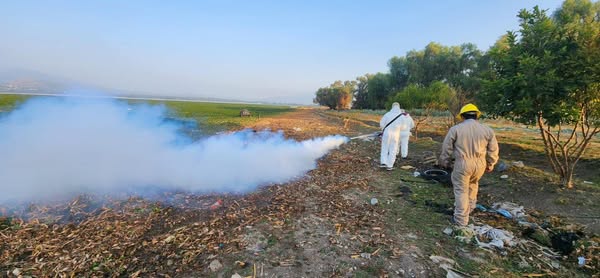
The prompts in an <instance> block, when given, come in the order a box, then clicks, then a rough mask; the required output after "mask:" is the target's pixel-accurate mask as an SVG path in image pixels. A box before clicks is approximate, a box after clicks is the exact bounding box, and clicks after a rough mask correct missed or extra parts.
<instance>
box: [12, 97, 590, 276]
mask: <svg viewBox="0 0 600 278" xmlns="http://www.w3.org/2000/svg"><path fill="white" fill-rule="evenodd" d="M378 121H379V116H377V115H369V114H361V115H358V114H354V113H342V112H332V111H326V110H322V109H298V110H296V111H294V112H291V113H286V114H284V115H281V116H278V117H275V118H263V119H261V120H260V121H258V122H256V123H254V124H252V125H249V126H247V128H254V129H257V130H259V129H265V128H269V129H271V130H282V131H283V132H284V133H285V135H286V136H288V137H289V138H294V139H297V140H305V139H309V138H314V137H321V136H326V135H332V134H343V135H346V136H349V137H351V136H356V135H359V134H367V133H371V132H374V131H377V130H378V129H379V128H378ZM443 134H444V132H443V130H440V129H439V128H437V127H435V126H433V125H432V126H429V127H425V128H424V131H423V133H421V136H420V137H421V138H419V139H418V140H413V141H411V143H410V150H409V158H408V159H406V160H399V161H398V162H397V165H396V169H395V170H394V171H384V170H381V169H380V168H378V167H377V165H378V161H379V142H378V141H377V140H374V141H362V140H352V141H350V142H348V143H347V144H344V145H342V146H341V147H340V148H339V149H338V150H334V151H332V152H331V153H330V154H328V155H326V156H325V157H324V158H322V159H321V160H319V162H318V168H317V169H315V170H313V171H311V172H309V173H308V174H307V175H306V176H305V177H302V178H300V179H298V180H296V181H294V182H290V183H287V184H273V185H265V186H263V187H262V188H260V189H259V190H258V191H256V192H253V193H251V194H247V195H191V194H181V193H172V194H168V195H167V196H165V199H168V200H171V201H170V202H150V201H147V200H143V199H136V198H130V199H128V200H125V201H124V200H109V201H108V202H104V203H102V204H101V205H98V204H97V203H95V200H94V199H93V198H79V199H77V200H73V201H72V202H69V203H62V204H55V205H53V206H43V207H42V206H40V207H35V206H34V207H29V208H25V209H24V210H23V212H22V213H23V215H27V216H29V217H30V218H29V219H28V220H20V219H18V218H15V219H9V218H6V217H5V218H1V219H0V238H1V241H0V275H4V276H9V277H16V276H19V275H21V276H23V275H30V276H35V277H47V276H58V277H67V276H76V277H126V276H128V277H227V278H229V277H232V275H234V274H236V273H237V274H239V275H241V276H242V277H244V276H246V277H248V276H249V277H443V276H445V275H446V271H445V270H443V269H442V268H440V265H439V263H435V262H433V261H432V259H431V256H443V257H447V258H451V259H453V260H455V261H456V265H454V269H455V271H456V272H458V273H462V274H464V275H469V276H481V277H520V276H522V275H526V274H530V275H548V276H562V277H571V276H581V277H586V276H592V275H593V274H594V273H597V272H596V271H597V268H593V269H590V268H589V267H588V268H577V267H576V256H575V255H570V256H565V257H564V258H563V260H562V261H561V266H560V267H557V268H553V266H548V265H547V264H545V261H543V260H541V259H539V256H543V255H541V253H539V250H532V249H527V248H525V247H522V249H523V250H520V249H516V250H508V253H507V254H500V253H498V252H495V251H489V250H484V249H481V248H477V247H476V246H474V245H472V244H464V243H461V242H458V241H457V240H455V239H454V238H452V237H449V236H447V235H445V234H443V233H442V231H443V230H444V228H446V227H448V226H449V216H448V215H447V214H445V213H446V212H447V211H448V209H450V211H451V205H452V189H451V188H450V187H448V186H444V185H442V184H439V183H431V182H428V181H425V180H422V179H420V178H415V177H413V175H412V174H413V171H422V170H425V169H428V168H431V167H432V166H431V165H429V164H426V163H423V161H422V157H423V154H424V153H426V152H437V151H439V146H440V145H439V144H440V143H439V142H440V141H441V140H440V138H442V136H443ZM501 156H502V157H503V158H506V159H509V160H511V161H512V160H522V161H523V162H524V163H525V165H526V167H525V168H523V169H521V168H519V169H515V168H513V169H510V170H509V171H508V172H507V173H492V174H489V175H486V176H485V178H484V179H483V180H482V187H481V194H480V196H481V200H482V202H484V203H486V204H491V203H492V202H495V201H513V202H517V203H519V204H522V205H524V206H525V207H526V211H528V212H535V213H536V215H541V214H544V215H550V214H560V215H563V216H566V217H568V219H566V220H565V221H570V222H573V223H580V224H584V225H587V228H586V229H587V230H586V232H587V233H590V234H591V233H592V232H597V231H598V223H597V219H594V218H581V217H577V216H580V215H588V216H590V215H591V216H594V215H595V216H598V215H599V211H600V208H599V207H598V202H597V201H598V200H599V199H598V196H599V195H598V194H599V193H598V189H597V187H593V186H590V187H582V188H581V189H577V190H560V189H558V187H557V186H556V184H554V183H553V182H554V181H553V178H552V176H551V175H547V174H546V173H545V172H544V170H543V168H542V169H541V170H540V169H538V168H537V167H538V166H540V165H542V162H541V160H540V159H539V156H535V155H532V156H531V157H533V158H534V159H531V157H530V156H520V155H519V154H518V149H516V147H511V144H510V143H509V142H503V144H502V146H501ZM508 157H510V158H508ZM581 163H583V164H584V167H590V166H589V165H588V163H589V164H591V165H596V163H598V162H597V161H596V160H593V159H592V160H589V161H582V162H581ZM402 166H412V167H414V168H413V169H402V168H401V167H402ZM501 174H508V175H509V179H507V180H502V179H500V178H499V176H500V175H501ZM582 175H585V173H584V174H582ZM373 198H376V200H377V204H375V205H373V204H372V203H371V201H372V199H373ZM173 200H175V201H173ZM217 200H222V202H223V204H222V205H221V206H216V207H213V208H211V207H210V206H211V204H214V203H215V201H217ZM563 200H564V201H563ZM477 217H479V218H480V219H483V220H482V221H487V223H490V224H494V225H497V226H501V227H511V225H512V224H511V222H510V221H509V220H506V219H503V218H502V217H498V216H490V215H482V214H479V215H477ZM545 217H549V216H545ZM519 236H520V235H519ZM586 250H587V251H585V250H584V251H585V252H588V251H589V250H592V251H589V252H591V253H589V254H588V253H585V254H586V256H588V260H591V261H592V262H595V263H596V264H597V263H598V258H597V255H598V249H586ZM594 250H595V251H594ZM584 251H581V252H584ZM536 256H537V257H536ZM573 256H575V257H573ZM594 256H596V257H594ZM594 259H595V261H593V260H594ZM591 265H592V266H593V264H591ZM211 266H212V269H211Z"/></svg>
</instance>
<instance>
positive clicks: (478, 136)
mask: <svg viewBox="0 0 600 278" xmlns="http://www.w3.org/2000/svg"><path fill="white" fill-rule="evenodd" d="M452 154H454V157H455V161H454V168H453V171H452V185H453V187H454V221H455V222H456V224H458V225H461V226H466V225H467V224H468V222H469V214H470V213H471V211H473V210H474V209H475V206H476V204H477V191H478V190H479V179H481V176H483V173H484V172H485V171H486V170H487V171H491V170H492V169H494V165H495V164H496V162H498V141H496V135H495V134H494V131H493V130H492V129H491V128H489V127H487V126H485V125H483V124H481V123H479V122H478V121H477V120H474V119H467V120H464V121H463V122H461V123H459V124H457V125H455V126H453V127H452V128H450V131H448V134H447V135H446V138H445V139H444V143H443V145H442V153H441V155H440V159H439V165H440V166H442V167H448V166H450V160H451V156H452Z"/></svg>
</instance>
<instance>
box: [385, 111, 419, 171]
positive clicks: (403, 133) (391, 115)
mask: <svg viewBox="0 0 600 278" xmlns="http://www.w3.org/2000/svg"><path fill="white" fill-rule="evenodd" d="M379 126H380V127H381V129H382V130H383V134H382V137H381V158H380V160H379V161H380V163H381V164H380V167H385V168H387V170H390V171H391V170H393V167H394V162H396V156H397V155H398V153H399V152H400V149H402V157H403V158H406V156H407V155H408V138H409V137H410V129H412V128H413V127H414V126H415V123H414V122H413V120H412V118H411V117H410V115H408V114H407V113H405V112H404V111H403V110H402V109H400V104H399V103H397V102H394V104H392V109H391V110H390V111H389V112H387V113H385V115H383V117H382V118H381V121H379ZM400 147H401V148H400Z"/></svg>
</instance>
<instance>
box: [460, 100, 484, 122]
mask: <svg viewBox="0 0 600 278" xmlns="http://www.w3.org/2000/svg"><path fill="white" fill-rule="evenodd" d="M468 112H475V113H476V114H477V118H478V119H479V117H480V116H481V111H479V108H477V106H475V104H472V103H468V104H466V105H465V106H463V107H462V108H461V109H460V112H459V113H458V115H457V118H459V119H462V118H461V117H460V115H462V114H464V113H468Z"/></svg>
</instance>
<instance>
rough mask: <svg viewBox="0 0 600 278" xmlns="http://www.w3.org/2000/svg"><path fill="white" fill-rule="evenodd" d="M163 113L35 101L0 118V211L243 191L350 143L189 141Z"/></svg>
mask: <svg viewBox="0 0 600 278" xmlns="http://www.w3.org/2000/svg"><path fill="white" fill-rule="evenodd" d="M167 112H168V111H167V109H166V108H165V107H164V106H150V105H137V106H135V107H132V106H129V105H128V104H126V103H124V102H116V101H110V100H97V99H95V100H85V99H76V98H36V99H32V100H29V101H27V102H26V103H24V104H22V105H20V106H19V107H18V108H17V109H15V110H14V111H12V112H10V113H8V114H7V115H5V116H2V117H0V203H2V202H13V201H17V202H20V201H34V200H50V199H55V198H64V197H72V196H74V195H77V194H83V193H101V194H110V193H124V192H135V193H136V194H142V195H143V194H144V193H143V192H144V191H145V190H150V189H156V188H159V189H161V190H183V191H189V192H194V193H208V192H236V193H244V192H248V191H252V190H254V189H255V188H256V187H257V186H259V185H262V184H267V183H283V182H287V181H290V180H293V179H295V178H297V177H300V176H302V175H303V174H305V173H306V172H307V171H309V170H312V169H314V168H315V167H316V160H317V159H318V158H320V157H322V156H323V155H325V154H326V153H327V152H328V151H330V150H332V149H335V148H337V147H338V146H340V145H341V144H343V143H344V142H346V141H347V138H346V137H343V136H328V137H323V138H315V139H312V140H306V141H301V142H298V141H295V140H291V139H285V138H284V136H283V134H282V133H281V132H270V131H260V132H253V131H250V130H246V131H241V132H236V133H231V134H222V135H215V136H211V137H206V138H204V139H199V140H197V141H192V140H191V139H189V138H187V137H186V136H184V135H183V134H182V133H181V132H180V131H179V128H180V126H179V125H178V124H177V123H174V122H172V121H171V122H169V121H165V117H166V113H167Z"/></svg>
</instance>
